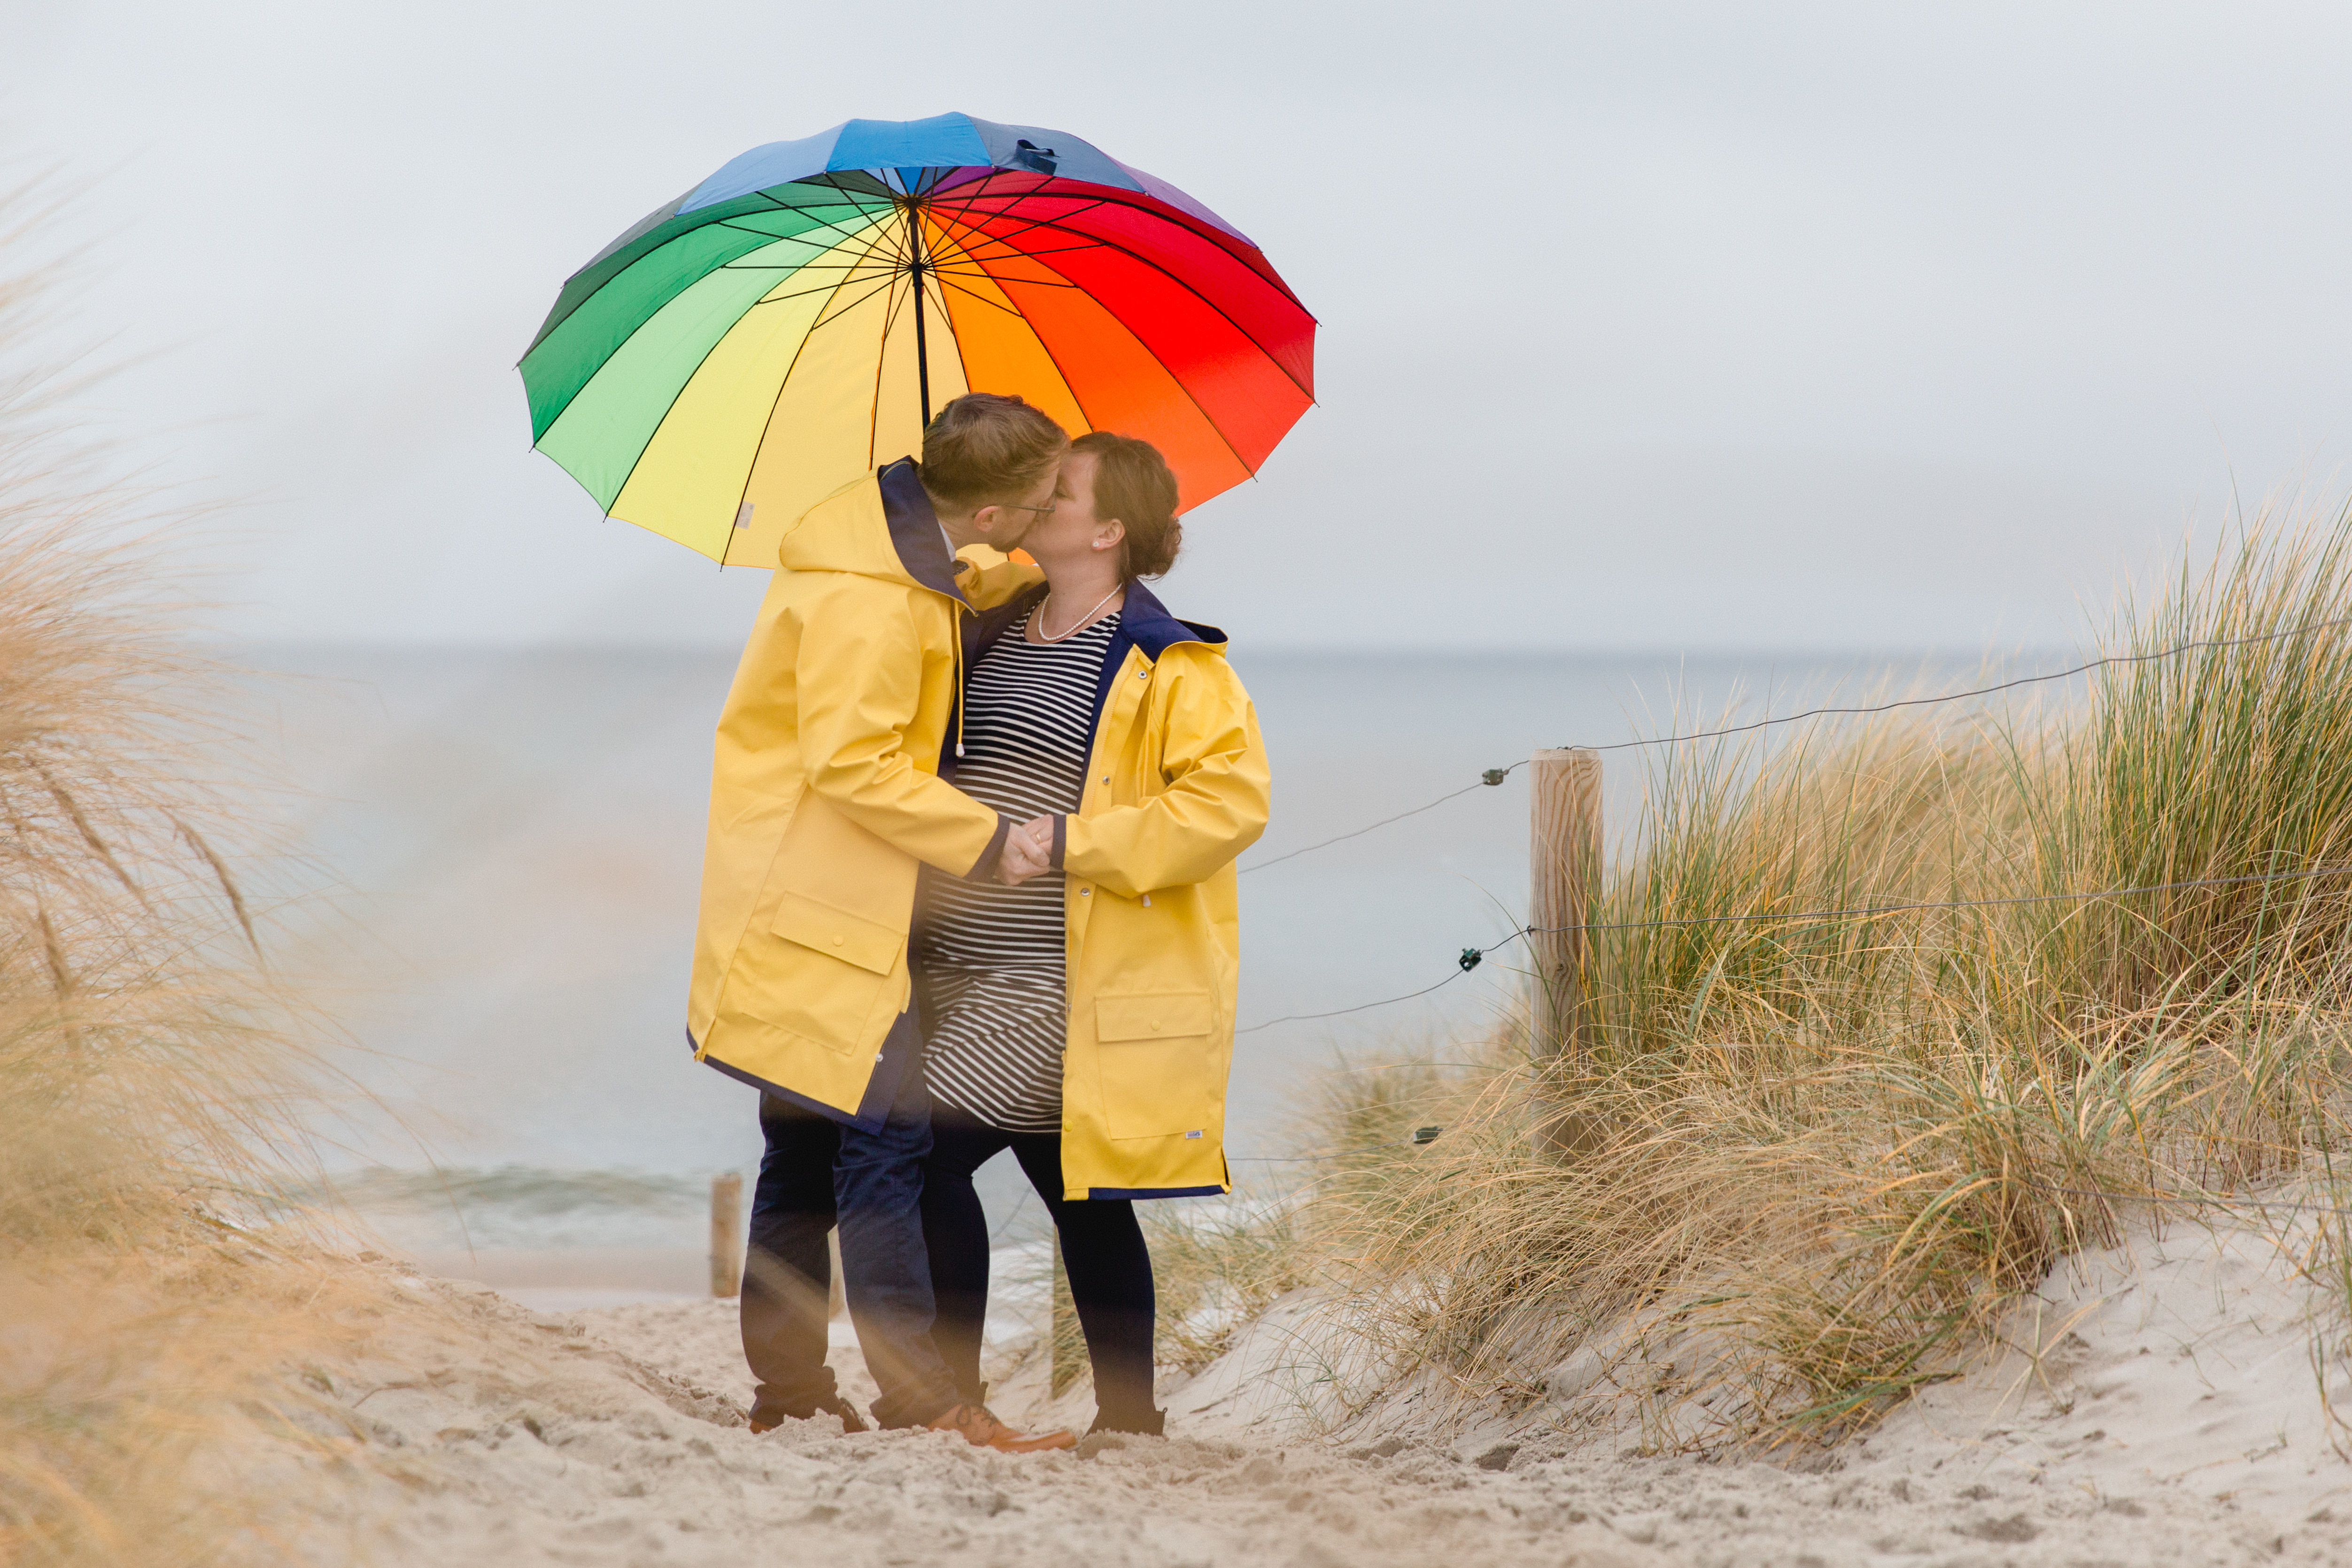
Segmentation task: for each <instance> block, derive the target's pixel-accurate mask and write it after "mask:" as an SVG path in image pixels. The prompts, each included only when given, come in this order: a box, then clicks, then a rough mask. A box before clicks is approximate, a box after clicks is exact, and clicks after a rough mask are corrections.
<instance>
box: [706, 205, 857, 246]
mask: <svg viewBox="0 0 2352 1568" xmlns="http://www.w3.org/2000/svg"><path fill="white" fill-rule="evenodd" d="M844 205H848V204H846V203H845V204H844ZM770 210H771V211H773V212H780V213H807V212H810V211H812V210H813V209H811V208H808V207H795V206H792V205H790V204H779V205H778V206H776V207H773V208H772V209H770ZM881 210H883V209H882V208H881V207H880V205H879V204H877V206H874V207H859V208H858V209H857V213H858V215H859V216H860V217H862V218H864V219H866V227H868V228H870V227H872V226H873V223H874V216H875V214H876V213H877V211H881ZM704 226H705V227H708V228H724V229H733V230H734V231H735V232H736V233H737V234H746V235H764V236H765V237H767V238H769V239H771V240H780V239H798V238H799V237H800V235H771V234H769V233H768V231H767V230H765V229H755V228H752V227H750V226H749V225H744V224H740V223H737V222H736V221H735V220H734V219H733V218H721V219H719V221H718V222H717V223H715V224H709V225H704ZM818 229H831V230H832V231H833V232H834V233H835V234H836V235H840V236H841V237H842V238H843V239H845V240H851V239H856V237H857V235H859V234H862V233H864V232H865V231H864V230H863V229H860V230H855V231H853V230H850V229H845V228H843V227H842V226H841V225H839V224H837V223H835V222H833V221H832V220H831V219H829V218H819V219H818V220H817V221H816V222H815V223H814V224H813V225H810V226H809V227H808V228H805V229H803V230H802V231H801V234H814V233H815V232H816V231H817V230H818ZM688 232H689V233H696V234H698V233H700V232H701V230H699V229H696V230H689V231H688Z"/></svg>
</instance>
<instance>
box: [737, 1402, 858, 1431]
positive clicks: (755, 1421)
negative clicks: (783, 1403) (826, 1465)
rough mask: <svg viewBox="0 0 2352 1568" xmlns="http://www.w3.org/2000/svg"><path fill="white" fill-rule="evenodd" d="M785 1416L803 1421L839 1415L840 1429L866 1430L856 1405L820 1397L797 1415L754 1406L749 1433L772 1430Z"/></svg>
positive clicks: (791, 1412)
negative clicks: (816, 1417)
mask: <svg viewBox="0 0 2352 1568" xmlns="http://www.w3.org/2000/svg"><path fill="white" fill-rule="evenodd" d="M784 1416H794V1417H795V1418H796V1419H798V1420H803V1421H805V1420H807V1419H809V1418H810V1416H840V1417H841V1429H842V1430H843V1431H844V1432H863V1431H864V1430H866V1421H865V1418H864V1417H863V1416H859V1415H858V1414H857V1406H855V1405H852V1404H851V1403H850V1402H849V1401H848V1400H846V1399H839V1398H836V1399H821V1400H819V1401H817V1403H816V1404H815V1405H814V1406H811V1407H810V1409H809V1410H808V1412H807V1413H806V1414H805V1415H797V1414H796V1413H795V1412H793V1411H789V1410H787V1411H783V1412H782V1413H781V1414H779V1413H774V1412H770V1411H764V1410H761V1409H758V1408H756V1407H755V1408H754V1409H753V1410H752V1412H751V1435H752V1436H753V1437H758V1436H759V1435H760V1434H761V1433H762V1432H772V1431H774V1430H775V1429H776V1427H777V1424H778V1423H779V1422H781V1421H782V1419H783V1418H784Z"/></svg>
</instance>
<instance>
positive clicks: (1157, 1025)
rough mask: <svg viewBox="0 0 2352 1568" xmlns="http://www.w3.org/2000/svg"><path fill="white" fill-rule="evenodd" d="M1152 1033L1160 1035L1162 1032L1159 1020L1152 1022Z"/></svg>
mask: <svg viewBox="0 0 2352 1568" xmlns="http://www.w3.org/2000/svg"><path fill="white" fill-rule="evenodd" d="M1151 1032H1152V1033H1154V1034H1158V1033H1159V1032H1160V1020H1159V1019H1152V1020H1151Z"/></svg>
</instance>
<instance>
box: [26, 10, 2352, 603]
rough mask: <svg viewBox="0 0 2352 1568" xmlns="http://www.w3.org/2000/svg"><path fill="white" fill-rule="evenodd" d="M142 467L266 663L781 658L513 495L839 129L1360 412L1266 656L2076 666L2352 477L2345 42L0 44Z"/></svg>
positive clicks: (462, 36)
mask: <svg viewBox="0 0 2352 1568" xmlns="http://www.w3.org/2000/svg"><path fill="white" fill-rule="evenodd" d="M0 37H5V40H6V47H5V50H0V156H5V160H6V162H8V163H10V164H12V165H14V166H16V167H17V168H19V169H21V170H24V171H28V172H29V171H37V170H41V169H48V168H56V169H58V170H59V171H61V176H60V178H61V183H63V184H65V185H71V186H82V187H85V188H84V189H83V190H82V191H81V193H80V194H79V199H78V200H77V202H76V203H75V205H74V210H73V211H72V212H71V213H70V214H69V215H68V218H67V219H66V220H65V226H64V227H62V228H60V229H58V230H57V231H56V236H57V237H60V238H64V237H75V236H79V235H96V236H99V244H98V246H97V248H96V250H95V252H94V253H93V256H92V257H91V259H90V261H89V264H88V265H87V267H86V268H85V283H86V287H84V288H83V290H82V292H81V296H80V299H79V328H80V329H82V330H84V331H85V332H86V333H87V334H93V335H94V334H100V333H103V334H105V335H107V336H108V338H109V339H110V349H109V350H108V351H109V352H110V353H114V354H117V355H120V356H122V357H125V358H135V359H137V360H138V361H139V362H138V363H137V364H136V365H135V367H134V368H133V369H131V371H127V372H126V373H125V374H124V375H123V376H122V377H121V378H120V379H119V380H118V381H117V382H115V383H114V384H113V386H112V387H111V388H110V391H109V392H107V394H106V396H105V398H104V400H103V402H104V409H103V413H104V414H105V416H106V417H107V418H108V419H109V420H110V422H111V423H112V425H113V426H114V427H115V428H116V429H118V430H120V431H123V432H128V433H131V434H134V435H137V436H139V437H140V438H141V439H142V440H143V441H144V442H146V443H147V445H148V449H150V450H153V451H158V452H161V453H162V454H163V455H165V457H166V459H167V466H168V469H169V471H171V472H173V473H175V474H178V475H181V476H186V477H187V478H189V479H190V480H191V481H192V482H193V483H194V484H195V485H196V486H198V488H199V489H200V490H201V491H202V492H203V493H205V494H207V495H222V496H228V495H234V496H240V497H248V498H249V499H248V500H247V503H246V505H245V506H244V507H243V509H242V510H241V511H240V512H239V514H238V515H237V517H236V522H235V526H236V528H238V529H240V530H241V534H240V537H239V538H238V540H237V541H236V545H235V547H234V554H235V557H236V559H237V561H239V562H240V563H241V564H242V566H243V568H244V570H241V571H240V572H239V573H237V574H236V575H235V576H234V577H232V578H231V579H230V580H228V582H227V583H226V585H224V588H223V591H226V593H227V594H228V595H229V596H230V597H232V598H234V599H236V601H238V602H239V604H240V608H239V609H238V610H237V611H236V612H235V613H234V615H233V616H230V617H228V618H227V620H226V624H227V625H228V627H229V629H230V630H232V631H233V632H236V633H237V634H240V635H246V636H253V637H296V638H306V639H315V638H360V639H368V640H403V641H430V642H457V643H472V642H546V641H583V640H592V641H602V640H618V641H642V642H656V643H688V642H710V643H736V642H739V641H740V637H741V634H742V632H743V629H744V626H745V624H746V622H747V620H748V615H749V612H750V607H751V603H752V602H753V601H754V600H755V599H756V596H757V594H758V591H759V590H760V588H761V585H762V581H763V579H764V575H765V574H763V573H758V572H752V571H744V570H730V571H728V572H726V573H725V574H723V576H722V574H720V573H719V572H718V571H717V570H716V569H715V568H713V567H712V566H711V565H710V563H709V562H708V561H706V560H704V559H701V558H699V557H697V556H694V555H692V554H690V553H688V551H686V550H684V549H681V548H679V547H678V546H676V545H673V544H670V543H667V541H664V540H661V539H658V538H654V537H653V536H651V535H648V534H645V533H642V532H640V531H638V530H636V529H634V528H629V527H628V526H626V525H624V524H618V523H613V522H607V521H605V520H604V519H602V518H601V517H599V516H598V513H597V507H596V506H595V504H594V503H593V501H591V500H590V499H588V498H587V497H586V496H585V495H584V494H583V492H582V491H581V490H580V489H579V488H578V487H577V486H575V485H574V484H573V483H572V480H571V479H569V478H568V477H567V476H565V475H564V474H563V473H562V471H560V470H559V469H557V468H556V467H555V465H553V464H552V463H551V462H549V461H548V460H547V459H545V458H542V457H540V456H538V455H535V454H533V453H532V452H531V451H530V434H529V424H528V420H527V417H526V413H525V408H524V402H523V397H522V392H521V387H520V380H519V378H518V377H517V376H516V375H515V373H514V371H513V369H512V366H513V363H514V361H515V359H516V357H517V356H518V355H519V353H520V350H521V349H522V348H523V346H524V345H525V344H526V343H527V342H528V341H529V340H530V335H531V332H532V331H533V329H535V328H536V326H537V325H538V322H539V320H540V319H541V316H542V315H543V314H544V313H545V311H546V308H547V307H548V305H549V304H550V303H551V300H552V299H553V298H554V295H555V291H556V289H557V287H559V286H560V285H561V283H562V280H563V278H564V277H566V276H567V275H568V274H570V273H571V272H572V271H573V270H574V269H575V268H576V267H579V266H580V265H582V264H583V263H584V262H585V261H586V260H587V259H588V258H589V257H590V256H592V255H593V254H594V253H595V252H596V251H597V250H598V249H600V248H601V247H602V246H604V243H605V242H606V241H608V240H609V239H611V238H612V237H613V236H614V235H616V234H617V233H619V232H620V231H621V230H623V229H624V228H625V227H627V226H628V225H630V224H631V223H633V222H634V221H635V219H636V218H637V217H638V216H640V215H641V214H644V213H645V212H646V211H647V210H649V209H651V208H653V207H655V206H656V205H658V204H661V203H663V202H666V201H667V200H668V199H670V198H672V197H674V196H676V195H677V193H679V192H681V191H683V190H686V189H688V187H690V186H692V185H693V184H695V183H698V181H700V180H701V179H702V178H703V176H705V175H706V174H708V173H709V172H711V171H712V170H714V169H715V168H717V167H718V166H719V164H720V163H722V162H725V161H726V160H727V159H729V158H730V157H731V156H733V155H734V154H735V153H737V152H741V151H743V150H744V149H746V148H748V147H751V146H753V145H755V144H757V143H760V142H763V141H774V140H778V139H781V138H786V137H794V136H802V135H806V134H808V133H810V132H813V131H818V130H820V129H822V128H824V127H825V126H829V125H832V124H834V123H835V122H837V121H839V120H844V119H846V118H849V117H852V116H867V117H874V118H884V119H904V118H912V117H917V116H921V115H928V114H934V113H938V112H941V111H943V110H950V109H957V110H966V111H968V112H971V113H973V114H976V115H981V116H983V117H986V118H990V119H994V120H1010V121H1015V122H1023V123H1032V124H1042V125H1046V126H1051V127H1055V128H1058V129H1065V130H1067V131H1072V132H1075V133H1076V134H1078V135H1081V136H1084V137H1086V138H1087V139H1088V140H1090V141H1094V142H1095V143H1097V145H1099V146H1101V147H1103V148H1104V149H1105V150H1107V151H1108V152H1111V153H1113V154H1114V155H1115V156H1118V157H1119V158H1121V159H1123V160H1125V161H1126V162H1129V163H1132V164H1135V165H1138V166H1139V167H1141V168H1144V169H1148V170H1150V172H1153V173H1156V174H1158V175H1160V176H1161V177H1163V178H1165V179H1168V180H1171V181H1172V182H1174V183H1176V184H1178V185H1180V186H1181V187H1182V188H1184V189H1185V190H1187V191H1189V192H1191V193H1193V194H1194V195H1196V196H1197V197H1199V198H1200V199H1201V200H1202V201H1204V202H1206V203H1207V204H1209V205H1211V206H1212V207H1213V208H1214V209H1216V210H1217V211H1218V212H1219V213H1221V214H1223V215H1224V216H1225V217H1226V218H1227V219H1228V220H1230V221H1231V222H1233V223H1234V224H1235V225H1237V226H1239V227H1240V228H1242V229H1243V230H1244V232H1246V233H1248V234H1249V235H1252V236H1253V237H1254V238H1255V239H1256V240H1257V241H1258V243H1259V244H1260V245H1262V246H1264V247H1265V253H1266V255H1267V256H1269V257H1270V258H1271V259H1272V260H1273V262H1274V264H1275V265H1276V267H1278V268H1279V269H1280V270H1281V271H1282V273H1283V275H1284V276H1285V277H1286V278H1287V279H1288V280H1289V281H1290V283H1291V285H1292V286H1293V287H1294V288H1295V289H1296V290H1297V293H1298V294H1299V296H1300V297H1301V298H1303V299H1304V300H1305V301H1306V302H1307V306H1308V308H1310V309H1312V310H1314V311H1315V312H1316V313H1317V315H1318V317H1319V319H1320V320H1321V323H1322V327H1321V333H1320V338H1319V341H1318V356H1317V358H1318V393H1319V396H1320V399H1321V402H1320V406H1318V407H1317V408H1315V409H1313V410H1311V411H1310V412H1309V413H1307V416H1306V417H1305V419H1304V420H1302V421H1301V422H1300V423H1299V425H1298V426H1297V429H1296V430H1295V431H1294V432H1293V433H1292V434H1291V435H1290V437H1289V438H1288V440H1287V441H1286V443H1285V444H1284V445H1283V446H1282V447H1281V448H1280V449H1279V450H1278V451H1277V452H1276V455H1275V456H1274V458H1273V459H1272V460H1271V461H1270V462H1269V463H1268V464H1267V465H1265V471H1264V473H1263V475H1262V476H1261V477H1260V478H1259V480H1258V481H1257V482H1256V483H1255V484H1253V485H1249V486H1244V487H1242V488H1241V489H1238V490H1235V491H1233V492H1230V493H1228V494H1227V495H1226V496H1224V497H1220V498H1219V499H1217V500H1215V501H1213V502H1211V503H1209V504H1208V505H1207V506H1205V507H1202V508H1201V510H1200V511H1199V512H1198V513H1197V514H1195V515H1194V516H1193V517H1192V518H1190V519H1188V526H1187V539H1188V541H1189V554H1190V559H1188V560H1187V561H1186V562H1185V563H1184V564H1183V565H1182V566H1181V567H1180V568H1179V570H1178V571H1177V573H1176V574H1175V575H1174V576H1173V577H1172V578H1171V580H1170V581H1169V584H1168V585H1167V588H1166V590H1165V596H1166V597H1167V598H1168V599H1169V600H1170V601H1171V604H1172V605H1173V606H1174V607H1175V608H1176V609H1177V611H1178V612H1179V613H1182V614H1186V615H1188V616H1191V617H1193V618H1195V619H1206V620H1213V621H1217V622H1222V623H1223V624H1224V625H1226V626H1227V627H1228V629H1229V630H1230V631H1231V632H1234V635H1235V637H1236V639H1237V641H1240V642H1243V643H1249V644H1255V645H1259V646H1275V645H1288V646H1296V645H1335V644H1370V643H1382V644H1415V645H1454V646H1499V645H1543V646H1557V647H1571V648H1599V647H1626V646H1633V647H1641V648H1693V649H1703V648H1759V647H1762V648H1782V647H1785V648H1840V647H1847V648H1850V647H1864V646H1879V647H1883V646H1888V645H1902V646H1916V645H1929V644H1932V645H1938V646H1944V647H1961V648H1977V647H1982V646H1993V645H2002V644H2011V643H2036V644H2047V643H2053V642H2066V641H2071V640H2072V639H2073V638H2074V636H2075V634H2076V633H2077V632H2078V630H2079V629H2080V627H2081V626H2082V624H2083V615H2084V611H2083V606H2084V604H2090V605H2104V604H2105V603H2106V602H2107V601H2110V600H2111V598H2112V597H2113V595H2114V593H2115V591H2116V589H2117V587H2118V586H2119V585H2120V583H2121V582H2122V581H2123V580H2124V579H2125V577H2126V574H2127V573H2139V574H2142V575H2145V574H2146V573H2147V572H2148V571H2149V570H2153V569H2154V568H2156V567H2157V566H2158V565H2160V563H2161V562H2162V561H2164V560H2165V559H2167V558H2168V555H2169V554H2170V553H2171V552H2172V551H2174V550H2175V549H2178V547H2179V542H2180V540H2181V538H2182V537H2183V534H2184V532H2185V531H2187V530H2189V529H2192V528H2194V529H2196V530H2198V531H2199V532H2200V535H2201V536H2202V537H2204V538H2211V537H2213V536H2214V534H2215V532H2216V530H2217V529H2219V528H2221V526H2222V525H2224V524H2225V523H2226V521H2227V520H2228V518H2229V517H2230V516H2231V508H2232V505H2233V503H2232V499H2231V497H2232V493H2233V486H2234V490H2235V493H2236V494H2237V495H2238V496H2239V497H2243V498H2244V499H2245V500H2246V501H2247V502H2248V503H2249V504H2251V503H2252V502H2255V501H2257V500H2259V498H2260V497H2262V496H2263V495H2264V494H2266V493H2268V492H2270V491H2272V490H2273V489H2274V488H2276V487H2278V486H2293V485H2295V484H2298V483H2300V484H2304V485H2305V486H2307V487H2308V488H2310V489H2312V490H2313V491H2315V493H2318V494H2322V495H2325V494H2327V493H2331V492H2332V491H2333V489H2334V487H2335V486H2336V484H2337V483H2338V481H2339V480H2340V479H2341V478H2342V477H2343V476H2344V475H2343V471H2342V465H2343V460H2344V458H2345V456H2346V455H2347V451H2352V352H2348V351H2347V350H2352V299H2347V294H2348V293H2352V282H2347V261H2352V203H2348V202H2347V195H2352V189H2347V186H2352V173H2347V149H2352V95H2347V93H2346V92H2345V91H2344V90H2343V84H2344V83H2345V82H2346V81H2347V80H2352V10H2347V9H2346V8H2344V7H2342V6H2326V5H2307V6H2305V5H2251V4H2231V5H2210V4H2209V5H2186V6H2180V5H2155V4H2148V3H2145V0H2136V3H2133V4H2128V5H2061V4H2052V3H2050V0H2040V3H2036V4H2032V5H1995V4H1988V3H1985V0H1970V3H1969V4H1965V5H1887V4H1884V3H1870V4H1854V5H1810V4H1794V3H1785V0H1784V3H1777V4H1771V5H1755V4H1741V5H1716V6H1708V5H1632V4H1623V5H1597V6H1596V5H1560V4H1556V3H1555V4H1530V5H1476V4H1463V3H1456V4H1448V5H1426V6H1412V7H1401V6H1400V7H1391V6H1382V5H1370V4H1365V3H1362V0H1349V3H1346V4H1332V5H1286V4H1282V3H1280V0H1247V3H1243V4H1223V3H1217V0H1192V3H1187V4H1184V5H1164V6H1162V5H1066V4H1059V3H1032V4H1025V5H931V4H898V5H889V6H877V5H842V4H839V3H838V0H835V3H833V4H828V5H795V4H790V3H785V4H779V3H776V0H759V3H757V4H731V3H724V0H664V3H663V4H659V5H648V4H635V5H626V6H623V5H613V4H609V3H607V0H568V3H566V4H563V5H503V4H497V3H495V0H487V3H486V0H467V3H466V4H450V3H445V0H405V3H404V4H402V5H396V6H394V5H319V4H317V3H316V0H304V3H301V4H293V3H286V4H275V5H272V4H236V3H231V0H208V3H206V4H205V5H185V4H169V5H166V4H159V3H153V0H134V3H127V4H121V5H58V4H52V3H47V0H0Z"/></svg>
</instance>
